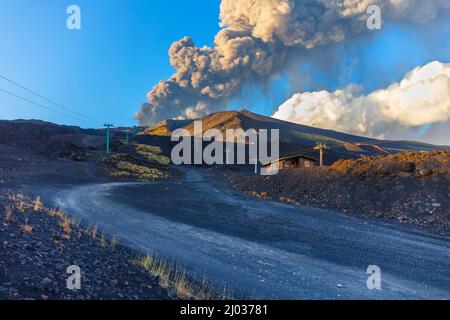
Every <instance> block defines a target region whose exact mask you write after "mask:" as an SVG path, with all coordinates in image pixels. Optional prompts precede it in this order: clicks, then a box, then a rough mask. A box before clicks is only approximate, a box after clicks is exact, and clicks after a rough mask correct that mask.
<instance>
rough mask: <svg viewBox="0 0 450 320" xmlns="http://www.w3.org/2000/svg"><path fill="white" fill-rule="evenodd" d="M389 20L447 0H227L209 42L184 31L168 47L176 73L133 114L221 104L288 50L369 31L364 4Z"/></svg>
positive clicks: (431, 12) (174, 113) (420, 16)
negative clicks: (198, 42)
mask: <svg viewBox="0 0 450 320" xmlns="http://www.w3.org/2000/svg"><path fill="white" fill-rule="evenodd" d="M370 4H376V5H378V6H380V8H381V9H382V13H383V18H384V19H385V20H390V19H391V20H392V19H400V20H408V21H412V22H418V23H420V22H423V21H426V20H429V19H432V18H434V17H435V16H436V15H437V14H438V12H439V10H440V9H443V8H448V7H450V0H427V1H423V0H223V1H222V3H221V13H220V18H221V21H222V22H221V26H222V29H221V30H220V31H219V33H218V34H217V36H216V38H215V41H214V45H213V46H212V47H202V48H198V47H196V46H195V43H194V41H193V40H192V39H191V38H189V37H185V38H183V39H181V40H179V41H177V42H175V43H174V44H173V45H172V47H171V48H170V51H169V56H170V63H171V64H172V66H173V67H174V68H175V69H176V72H175V74H174V75H173V76H172V77H170V79H168V80H166V81H161V82H160V83H159V84H158V85H156V86H155V87H154V88H153V90H152V91H151V92H150V93H149V94H148V99H149V100H150V103H146V104H144V105H143V106H142V108H141V111H140V112H139V113H138V114H137V115H136V118H137V119H138V120H139V121H140V123H141V124H142V125H147V124H150V123H152V122H156V121H159V120H161V119H165V118H173V117H181V118H195V117H198V116H202V115H205V114H207V113H210V112H212V111H216V110H220V109H222V108H223V107H224V106H225V105H226V102H227V100H228V99H230V98H232V97H233V96H234V95H236V94H237V93H238V92H239V89H240V88H241V87H242V85H243V84H244V83H248V82H251V81H254V80H256V79H258V80H259V81H261V79H268V78H269V77H270V76H271V75H272V74H274V73H275V72H277V71H279V70H280V69H281V68H283V67H285V64H286V62H287V59H286V58H287V56H288V55H290V54H293V53H295V52H296V51H298V49H305V48H306V49H310V48H314V47H317V46H322V45H327V44H330V43H337V42H341V41H343V40H344V39H345V38H346V37H352V36H353V35H355V34H362V33H363V32H366V31H367V28H366V19H367V13H366V10H367V7H368V5H370Z"/></svg>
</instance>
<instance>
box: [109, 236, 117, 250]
mask: <svg viewBox="0 0 450 320" xmlns="http://www.w3.org/2000/svg"><path fill="white" fill-rule="evenodd" d="M118 244H119V239H117V237H112V238H111V240H110V241H109V245H110V246H111V249H112V250H115V249H116V247H117V245H118Z"/></svg>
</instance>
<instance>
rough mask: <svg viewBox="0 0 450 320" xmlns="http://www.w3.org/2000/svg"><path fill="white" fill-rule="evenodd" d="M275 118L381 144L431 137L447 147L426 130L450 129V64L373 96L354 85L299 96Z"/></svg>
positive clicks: (428, 68) (422, 70) (423, 70)
mask: <svg viewBox="0 0 450 320" xmlns="http://www.w3.org/2000/svg"><path fill="white" fill-rule="evenodd" d="M273 117H274V118H277V119H281V120H287V121H291V122H296V123H300V124H304V125H310V126H315V127H320V128H326V129H333V130H338V131H342V132H348V133H352V134H357V135H364V136H371V137H376V138H386V139H417V140H424V139H425V137H426V139H428V140H429V141H430V142H436V141H439V142H440V143H442V141H443V140H442V137H433V136H430V135H427V134H426V130H424V126H427V127H426V128H425V129H429V131H431V132H432V131H433V126H439V127H440V128H442V123H448V124H449V126H448V127H447V128H450V64H445V63H441V62H438V61H434V62H431V63H428V64H426V65H424V66H421V67H417V68H415V69H414V70H412V71H411V72H409V73H408V74H407V75H406V76H405V78H404V79H403V80H402V81H400V82H398V83H394V84H392V85H390V86H389V87H387V88H384V89H380V90H377V91H374V92H372V93H370V94H368V95H364V94H362V90H361V88H360V87H358V86H355V85H350V86H347V87H346V88H344V89H342V90H337V91H335V92H328V91H319V92H305V93H297V94H295V95H294V96H293V97H292V98H290V99H289V100H288V101H286V102H285V103H283V104H282V105H281V106H280V107H279V108H278V110H277V111H276V112H275V114H274V115H273ZM439 131H440V132H442V130H439ZM447 136H448V137H447V138H446V139H445V140H444V141H446V143H449V144H450V129H448V130H447Z"/></svg>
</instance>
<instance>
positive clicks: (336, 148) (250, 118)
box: [145, 110, 447, 162]
mask: <svg viewBox="0 0 450 320" xmlns="http://www.w3.org/2000/svg"><path fill="white" fill-rule="evenodd" d="M198 120H201V121H202V131H203V132H205V131H207V130H209V129H218V130H220V131H221V132H223V133H225V131H226V130H227V129H239V128H242V129H243V130H248V129H255V130H260V129H268V130H270V129H279V130H280V152H281V155H282V156H288V155H294V154H305V155H308V154H309V155H313V156H314V155H315V152H314V151H313V150H311V149H312V147H314V146H315V145H316V143H317V142H321V143H326V144H327V145H328V146H329V147H330V148H331V150H329V151H328V152H327V154H328V157H326V160H327V162H334V161H336V160H337V159H339V158H356V157H360V156H361V155H367V156H375V155H387V154H391V153H395V152H401V151H415V150H436V149H446V148H447V147H439V146H433V145H429V144H425V143H419V142H411V141H383V140H376V139H370V138H365V137H359V136H354V135H350V134H346V133H341V132H337V131H332V130H325V129H319V128H314V127H309V126H304V125H299V124H296V123H291V122H286V121H282V120H278V119H274V118H271V117H266V116H261V115H258V114H255V113H252V112H249V111H246V110H243V111H225V112H217V113H213V114H211V115H209V116H206V117H204V118H201V119H198ZM193 121H194V120H166V121H163V122H161V123H159V124H157V125H155V126H152V127H150V128H149V129H148V130H147V131H146V132H145V133H146V134H150V135H154V134H156V135H161V136H169V135H170V134H171V133H172V132H173V131H174V130H176V129H179V128H184V129H186V130H187V131H189V132H190V133H191V134H192V135H193V134H194V123H193ZM203 132H202V133H203Z"/></svg>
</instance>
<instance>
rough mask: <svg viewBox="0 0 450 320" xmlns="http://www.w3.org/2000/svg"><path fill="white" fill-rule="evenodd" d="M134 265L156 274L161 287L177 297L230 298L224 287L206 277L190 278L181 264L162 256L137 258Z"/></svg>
mask: <svg viewBox="0 0 450 320" xmlns="http://www.w3.org/2000/svg"><path fill="white" fill-rule="evenodd" d="M135 265H137V266H139V267H142V268H144V269H145V270H147V271H148V272H150V273H151V274H152V275H154V276H157V277H158V278H159V284H160V285H161V287H163V288H167V289H169V292H170V290H173V291H174V294H175V295H176V296H177V297H179V298H182V299H191V300H229V299H232V294H231V292H230V290H229V289H227V288H226V287H223V288H222V289H218V288H217V287H215V286H213V285H212V284H211V283H209V282H208V281H207V280H206V278H203V279H201V280H191V279H190V278H189V277H188V276H187V273H186V270H185V269H184V268H183V267H182V266H180V265H177V264H175V265H174V264H171V263H169V262H167V261H166V260H164V259H163V258H160V257H157V256H151V255H147V256H145V257H141V258H139V259H137V260H136V261H135Z"/></svg>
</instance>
